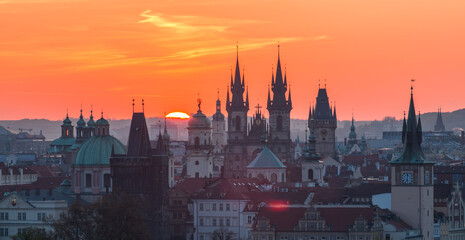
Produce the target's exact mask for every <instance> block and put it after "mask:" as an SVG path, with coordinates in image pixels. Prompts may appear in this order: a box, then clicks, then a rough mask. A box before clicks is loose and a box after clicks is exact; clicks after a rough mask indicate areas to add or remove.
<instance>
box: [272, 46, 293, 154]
mask: <svg viewBox="0 0 465 240" xmlns="http://www.w3.org/2000/svg"><path fill="white" fill-rule="evenodd" d="M287 88H288V86H287V74H286V71H284V77H283V73H282V69H281V59H280V54H279V45H278V64H277V67H276V78H275V76H272V77H271V90H272V92H273V99H271V97H270V90H269V89H268V101H267V107H266V109H268V113H269V116H270V120H269V121H270V125H269V126H270V129H269V134H270V136H269V138H270V141H269V143H270V147H271V148H272V149H273V151H274V152H275V153H276V155H277V156H278V157H279V158H280V159H281V161H286V160H292V159H293V157H294V154H293V149H291V145H292V144H291V110H292V100H291V90H290V89H289V92H288V94H289V95H288V97H287V99H286V92H287V90H288V89H287Z"/></svg>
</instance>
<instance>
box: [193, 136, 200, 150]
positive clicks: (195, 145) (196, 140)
mask: <svg viewBox="0 0 465 240" xmlns="http://www.w3.org/2000/svg"><path fill="white" fill-rule="evenodd" d="M199 146H200V138H199V137H195V139H194V147H195V148H199Z"/></svg>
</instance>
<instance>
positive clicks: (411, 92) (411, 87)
mask: <svg viewBox="0 0 465 240" xmlns="http://www.w3.org/2000/svg"><path fill="white" fill-rule="evenodd" d="M410 82H411V84H410V94H411V95H413V83H414V82H415V79H411V80H410Z"/></svg>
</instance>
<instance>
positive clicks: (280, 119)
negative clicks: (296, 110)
mask: <svg viewBox="0 0 465 240" xmlns="http://www.w3.org/2000/svg"><path fill="white" fill-rule="evenodd" d="M276 129H277V130H278V131H280V130H283V116H281V115H279V116H278V118H277V119H276Z"/></svg>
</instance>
